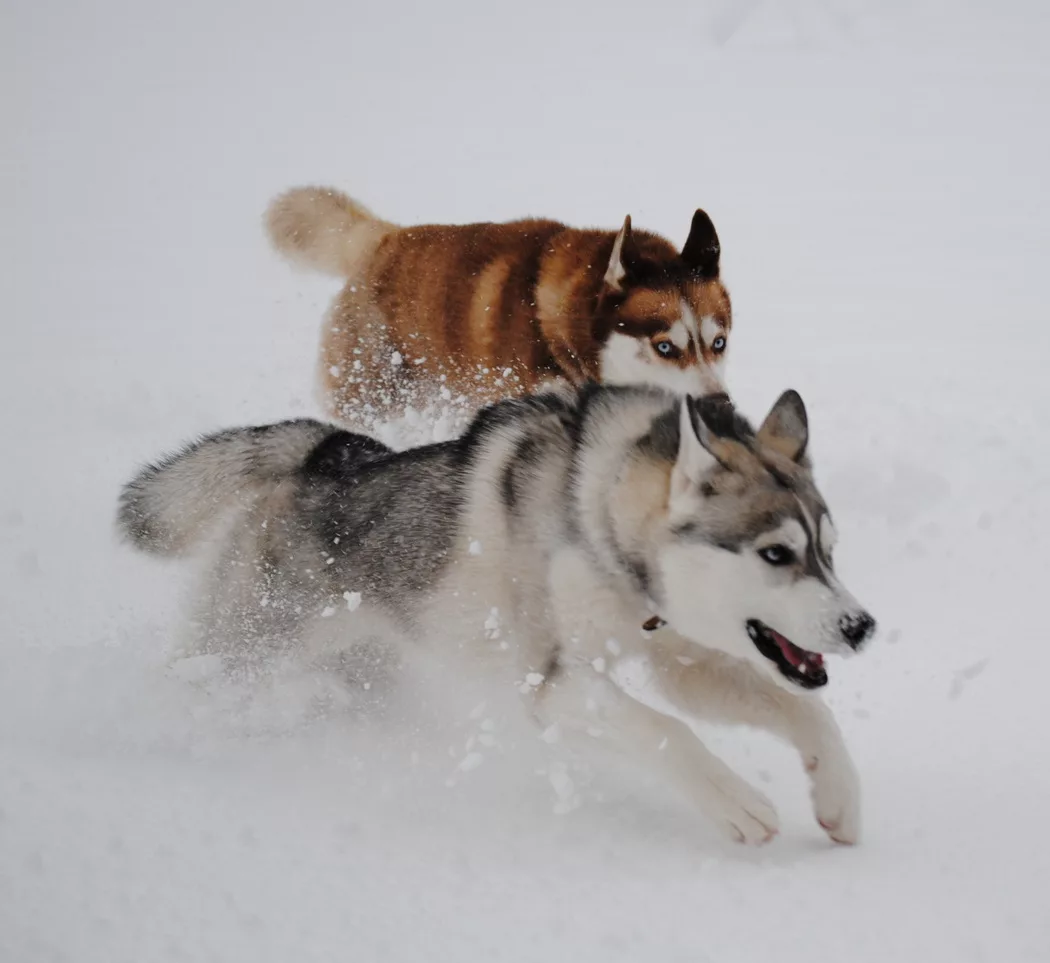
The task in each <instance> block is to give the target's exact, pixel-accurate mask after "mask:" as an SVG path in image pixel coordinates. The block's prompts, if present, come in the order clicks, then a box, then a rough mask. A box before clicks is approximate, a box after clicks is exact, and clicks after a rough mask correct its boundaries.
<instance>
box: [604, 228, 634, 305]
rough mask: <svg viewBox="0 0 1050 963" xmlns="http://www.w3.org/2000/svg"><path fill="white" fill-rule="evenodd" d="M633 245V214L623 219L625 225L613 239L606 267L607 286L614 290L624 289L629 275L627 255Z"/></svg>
mask: <svg viewBox="0 0 1050 963" xmlns="http://www.w3.org/2000/svg"><path fill="white" fill-rule="evenodd" d="M630 247H631V215H630V214H628V215H627V216H626V217H625V218H624V219H623V227H621V228H620V233H619V234H617V235H616V240H615V241H613V246H612V254H611V255H610V257H609V264H608V266H607V267H606V268H605V286H606V287H607V288H610V289H611V290H613V291H617V292H619V291H622V290H623V279H624V278H625V277H627V255H628V252H629V250H630Z"/></svg>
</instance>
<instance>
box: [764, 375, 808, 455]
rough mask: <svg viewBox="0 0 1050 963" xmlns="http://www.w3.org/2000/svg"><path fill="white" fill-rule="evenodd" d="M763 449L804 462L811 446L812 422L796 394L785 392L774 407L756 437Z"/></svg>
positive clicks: (794, 392)
mask: <svg viewBox="0 0 1050 963" xmlns="http://www.w3.org/2000/svg"><path fill="white" fill-rule="evenodd" d="M755 438H756V440H757V441H758V443H759V444H760V445H762V446H763V447H765V448H771V449H772V450H773V451H775V452H778V453H779V454H781V455H783V456H784V457H785V458H790V459H791V460H792V461H801V460H802V459H803V457H805V454H806V445H807V444H808V443H809V418H808V417H807V416H806V406H805V405H804V404H803V403H802V398H801V397H800V396H799V393H798V392H797V391H785V392H784V393H783V394H782V395H781V396H780V397H779V398H778V399H777V403H776V404H775V405H773V407H772V409H770V412H769V414H768V415H766V420H765V421H763V422H762V427H761V428H759V429H758V434H757V435H756V436H755Z"/></svg>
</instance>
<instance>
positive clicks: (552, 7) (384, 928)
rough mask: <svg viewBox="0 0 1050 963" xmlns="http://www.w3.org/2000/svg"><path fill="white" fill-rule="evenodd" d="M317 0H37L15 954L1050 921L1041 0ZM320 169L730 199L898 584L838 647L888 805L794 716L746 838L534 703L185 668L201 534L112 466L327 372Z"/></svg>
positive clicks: (422, 952) (820, 442)
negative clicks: (254, 678)
mask: <svg viewBox="0 0 1050 963" xmlns="http://www.w3.org/2000/svg"><path fill="white" fill-rule="evenodd" d="M280 6H281V9H277V7H278V5H276V4H253V3H248V2H247V0H243V2H241V3H229V2H227V3H218V2H214V0H186V2H183V3H177V4H173V3H165V4H159V3H141V2H137V0H136V2H132V0H122V2H110V0H105V2H100V0H98V2H93V3H72V2H64V3H61V4H58V3H49V4H43V3H31V2H29V0H23V2H17V0H8V2H6V3H5V4H4V10H3V21H4V26H3V31H2V32H3V34H4V41H5V44H4V46H5V54H4V57H3V60H2V62H3V67H2V68H0V69H2V70H3V75H4V76H3V80H4V83H3V85H2V89H3V96H4V100H3V104H4V116H5V123H4V142H5V146H6V149H5V151H4V173H5V176H4V178H3V182H2V191H3V208H2V209H3V216H2V217H0V237H2V239H3V261H2V263H3V270H2V271H0V285H2V288H0V294H2V302H0V303H2V304H3V306H4V311H3V314H4V317H3V322H2V324H3V342H2V344H3V348H2V352H0V430H2V433H3V435H2V439H3V440H2V448H0V452H2V458H0V464H2V469H0V472H2V473H0V479H2V481H0V484H2V496H3V497H2V499H0V612H2V616H3V630H2V633H0V959H2V960H4V961H11V963H38V961H41V963H42V961H60V960H61V961H76V963H93V961H99V963H123V961H127V963H132V961H134V963H148V961H161V960H163V961H168V960H171V961H175V960H192V961H197V960H217V961H234V960H246V961H247V960H251V961H253V963H266V961H291V960H295V961H308V960H354V961H371V960H376V961H402V960H404V961H419V960H428V961H442V960H450V961H464V960H479V961H481V960H484V961H489V960H537V959H549V960H572V961H580V963H583V961H590V960H601V961H613V960H624V961H637V960H649V959H652V960H661V961H677V960H683V961H684V960H689V961H705V960H706V961H750V960H764V959H771V958H774V959H778V960H795V959H800V960H801V959H805V960H809V961H821V960H849V961H851V963H863V961H869V960H871V961H879V963H884V961H886V960H895V961H911V960H916V961H924V963H930V961H940V960H945V961H948V960H951V961H958V960H983V961H996V963H999V961H1008V963H1021V961H1028V960H1031V961H1035V960H1046V959H1048V958H1050V915H1048V914H1047V911H1046V901H1047V893H1050V838H1048V835H1047V828H1046V823H1047V813H1048V811H1050V753H1048V751H1047V737H1048V735H1050V724H1048V721H1047V709H1046V705H1047V697H1046V692H1047V680H1048V679H1050V644H1048V634H1047V628H1046V626H1047V616H1046V612H1045V610H1044V609H1043V606H1042V602H1043V600H1044V599H1045V597H1046V594H1047V591H1048V576H1050V561H1048V559H1050V441H1048V434H1047V428H1046V424H1047V410H1048V406H1050V387H1048V385H1050V379H1048V377H1047V371H1046V368H1047V364H1048V362H1050V301H1048V298H1047V294H1046V290H1047V289H1046V278H1047V265H1048V264H1050V203H1048V202H1050V188H1048V187H1047V173H1046V171H1047V157H1048V155H1050V124H1048V122H1047V121H1048V117H1050V5H1047V4H1046V3H1045V0H1030V2H1027V3H1022V2H1005V0H1000V2H989V3H976V2H966V0H940V2H933V0H916V2H914V3H906V2H904V0H893V2H888V0H887V2H883V3H880V2H876V0H867V2H864V0H825V2H818V0H808V2H807V0H777V2H774V0H766V2H761V0H753V2H745V0H735V2H734V0H723V2H698V0H692V2H678V3H666V2H651V3H644V4H622V3H618V2H614V0H606V2H603V3H595V4H591V5H584V4H566V3H564V2H561V3H553V2H537V3H532V4H515V5H513V7H511V5H508V4H499V3H492V2H476V3H462V2H459V0H456V2H454V3H441V4H438V3H424V2H421V0H416V2H397V3H395V2H390V3H383V4H380V3H374V4H366V3H357V4H354V3H342V4H340V3H336V2H334V0H300V2H298V3H294V4H292V3H288V4H283V5H280ZM311 181H316V182H320V183H332V184H336V185H338V186H340V187H343V188H345V189H347V190H348V191H350V192H351V193H353V194H354V195H356V196H358V197H360V198H361V199H363V200H364V201H365V202H366V203H368V204H369V205H370V206H372V207H373V208H374V209H375V210H377V211H378V212H380V213H381V214H382V215H384V216H385V217H388V218H390V219H393V220H401V221H403V222H413V221H424V220H433V221H445V220H448V221H464V220H470V219H482V218H487V219H502V218H508V217H513V216H517V215H523V214H528V213H534V214H543V215H550V216H556V217H560V218H562V219H565V220H568V221H571V222H576V223H580V224H602V225H615V224H618V223H619V222H620V221H621V220H622V218H623V215H624V214H626V213H628V212H630V213H631V214H632V215H633V217H634V219H635V223H636V224H639V225H642V226H646V227H650V228H653V229H657V230H661V231H663V232H665V233H667V234H668V235H670V236H671V237H673V238H677V239H681V238H683V237H684V235H685V232H686V229H687V226H688V223H689V218H690V215H691V214H692V211H693V209H694V207H695V206H697V205H703V206H704V207H706V208H707V209H708V210H709V211H710V212H711V213H712V215H713V217H714V219H715V222H716V224H717V225H718V228H719V231H720V233H721V235H722V240H723V248H724V252H725V255H724V263H725V269H726V275H727V280H728V281H729V282H730V284H731V286H732V291H733V294H734V296H735V304H736V310H737V327H736V328H735V330H734V334H733V341H732V358H731V371H730V376H731V377H730V380H731V386H732V388H733V390H734V393H735V394H736V395H737V398H738V400H739V401H740V402H741V403H742V405H743V406H744V407H745V409H746V410H748V411H750V412H752V413H753V414H754V415H760V414H761V413H762V411H763V410H764V409H765V406H767V405H768V404H769V403H770V402H771V401H772V399H773V398H774V397H775V396H776V395H777V394H778V393H779V392H780V391H781V390H782V389H783V388H786V387H788V386H793V387H796V388H798V389H799V390H800V391H801V392H802V394H803V396H804V397H805V398H806V401H807V403H808V405H809V408H810V414H811V420H812V430H813V438H814V441H813V449H814V452H815V457H816V459H817V468H818V473H819V476H820V478H821V480H822V483H823V486H824V490H825V494H826V495H827V497H828V500H829V502H830V504H831V506H832V508H833V510H834V511H835V512H836V515H837V520H838V522H839V528H840V531H841V536H842V541H841V548H840V551H839V565H840V567H841V569H842V570H843V572H844V574H845V575H846V577H847V579H848V581H849V583H850V585H851V587H853V588H855V590H856V591H857V593H858V594H859V595H861V596H862V597H863V598H864V599H865V601H867V602H868V604H869V605H870V606H871V608H872V610H873V611H874V612H875V613H876V615H878V616H879V618H880V621H881V625H882V631H881V633H880V636H879V638H878V640H877V643H876V644H875V645H874V646H873V647H872V649H871V650H870V652H869V654H868V655H866V656H865V657H864V658H861V659H856V660H853V661H851V662H850V663H848V664H837V665H835V666H833V678H832V685H831V687H830V691H829V694H828V698H829V700H830V701H831V702H832V703H833V704H834V706H835V707H836V709H837V711H838V714H839V716H840V718H841V721H842V724H843V726H844V728H845V730H846V733H847V737H848V740H849V742H850V744H851V746H852V748H853V750H854V752H855V756H856V759H857V762H858V765H859V768H860V770H861V773H862V776H863V780H864V786H865V805H866V838H865V841H864V843H863V845H862V846H860V847H858V848H856V849H836V848H833V847H832V846H831V845H830V844H828V843H827V842H826V840H825V838H824V836H823V834H822V833H821V832H820V830H819V828H818V827H817V826H816V825H815V824H814V823H813V820H812V818H811V816H810V814H809V812H808V806H807V800H806V793H805V784H804V779H803V776H802V774H801V772H799V771H798V770H799V767H798V765H797V762H796V761H795V759H794V758H793V757H792V755H791V754H790V753H789V751H788V750H787V749H785V748H784V747H782V746H780V745H778V744H776V743H774V742H772V741H771V740H769V739H767V738H765V737H760V736H758V735H756V734H754V733H748V732H731V733H722V734H718V736H717V737H716V740H715V744H716V746H717V748H718V749H719V751H720V752H722V753H723V754H724V755H725V756H726V757H727V758H728V759H730V760H731V761H732V762H733V764H734V765H736V766H737V767H738V768H739V769H740V770H741V771H742V772H744V773H745V774H747V775H748V777H749V778H751V779H753V780H754V781H756V782H757V783H758V784H759V785H761V786H762V788H763V789H764V790H765V791H766V792H767V793H769V794H770V795H771V796H772V798H773V799H774V801H775V802H776V803H777V804H778V807H779V808H780V811H781V814H782V817H783V827H782V834H781V836H780V838H778V839H777V840H776V841H774V842H773V843H772V844H771V845H770V846H768V847H766V848H764V849H761V850H758V851H744V850H742V849H739V848H734V847H730V846H728V845H726V844H723V843H722V842H720V841H719V840H718V839H717V838H716V837H715V836H714V834H713V833H712V832H711V831H710V830H709V829H708V828H707V826H706V825H705V824H704V822H703V820H702V819H701V818H699V817H698V816H697V815H696V814H694V813H692V812H690V811H689V810H688V809H686V808H685V807H684V806H683V805H682V804H680V803H679V802H678V801H677V800H674V799H669V798H667V797H666V796H664V795H662V794H660V793H659V792H657V791H656V790H655V789H654V788H653V787H650V786H648V785H646V784H642V783H638V782H635V781H634V780H631V779H629V778H628V779H624V778H622V777H621V776H618V775H617V774H615V773H609V774H603V773H598V774H596V775H595V776H594V779H593V781H592V782H591V783H590V784H589V786H588V787H587V791H586V793H585V794H584V803H583V805H582V806H580V807H579V808H577V809H576V810H574V811H573V812H570V813H568V814H567V815H556V814H555V812H554V809H555V808H556V804H557V791H556V790H557V789H558V788H559V787H561V786H562V785H563V783H564V778H559V774H561V776H562V777H564V773H563V772H562V771H561V770H558V769H557V768H552V767H557V766H558V765H559V763H558V762H557V761H551V759H549V758H548V756H547V755H546V749H545V747H543V746H542V744H539V741H538V740H533V741H534V742H535V743H536V745H533V744H532V742H530V741H528V740H525V741H522V740H521V739H516V740H515V739H511V738H510V737H509V736H508V738H507V739H506V740H504V741H503V742H502V745H503V749H502V750H501V749H500V744H497V746H495V747H483V746H482V747H481V749H482V750H483V752H482V756H481V759H482V760H483V764H482V765H480V766H478V767H477V768H474V769H472V770H470V771H466V770H468V769H470V766H469V765H468V766H466V767H463V766H462V760H463V758H464V753H465V751H466V745H467V741H468V740H469V739H470V737H471V735H473V734H475V732H476V730H477V728H478V725H479V719H478V717H477V714H476V713H475V717H474V718H472V717H471V710H472V709H473V708H474V707H475V702H474V701H473V697H472V696H471V698H470V699H468V698H467V696H466V694H464V695H463V696H462V697H460V696H458V695H457V693H454V692H452V693H446V696H447V701H448V702H449V704H450V711H449V714H448V715H447V716H445V717H444V722H440V721H438V719H437V716H435V717H434V718H429V717H427V718H422V719H416V720H412V719H411V718H409V717H407V716H406V714H405V713H401V712H399V713H394V714H392V715H393V718H390V719H387V720H385V721H382V720H381V721H373V722H370V723H366V722H364V721H359V720H357V719H355V718H354V717H352V716H351V715H350V714H348V713H347V712H345V711H339V710H337V709H336V710H331V711H328V712H318V711H317V702H318V689H317V684H318V683H317V680H312V679H310V678H309V677H302V678H295V677H287V678H281V679H275V680H274V681H273V683H272V685H269V686H266V687H262V688H260V689H248V688H238V687H235V686H233V685H232V684H231V685H212V686H210V687H205V688H204V689H201V688H200V687H199V686H196V685H194V684H193V683H192V682H191V681H188V680H186V679H182V678H178V677H173V676H172V675H170V674H168V673H166V672H165V663H166V658H167V654H168V652H169V650H170V647H171V645H172V640H173V636H174V632H175V631H176V628H177V625H178V616H179V602H180V598H181V596H180V592H181V591H182V589H183V587H184V584H185V572H184V571H183V570H182V569H181V568H179V567H178V566H165V565H161V564H156V563H152V562H150V561H149V560H147V559H143V558H141V557H136V556H134V555H133V554H132V553H131V552H130V550H128V549H127V548H124V547H122V546H120V545H118V544H117V543H116V540H115V537H114V535H113V533H112V528H111V519H112V514H113V507H114V499H115V496H116V493H117V491H118V488H119V485H120V484H121V482H122V481H123V480H124V479H125V478H126V477H127V476H128V474H129V473H130V472H131V471H132V470H133V468H134V467H135V466H136V464H137V463H139V462H140V461H141V460H143V459H146V458H149V457H152V456H154V455H156V454H157V453H158V452H160V451H161V450H162V449H164V448H166V447H169V446H172V445H174V444H176V443H178V442H180V441H181V440H183V439H185V438H186V437H187V436H189V435H192V434H194V433H196V432H200V431H204V430H209V429H213V428H217V427H221V426H226V425H230V424H235V423H244V422H257V421H263V420H270V419H274V418H282V417H287V416H289V415H294V414H302V413H311V412H314V411H315V405H314V401H313V395H312V375H313V356H314V350H315V338H316V329H317V326H318V322H319V319H320V316H321V313H322V311H323V309H324V307H325V305H326V303H327V301H328V299H329V297H330V296H331V294H332V293H333V291H334V289H335V287H336V285H335V284H334V283H333V282H330V281H325V280H321V279H317V278H313V277H309V276H304V275H296V274H293V273H292V272H291V271H290V270H289V269H288V268H286V267H285V266H284V265H283V264H282V263H280V262H279V261H278V259H277V258H276V256H274V255H272V254H271V253H270V252H269V251H268V250H267V248H266V246H265V243H264V239H263V237H262V233H261V231H260V229H259V217H260V213H261V211H262V209H263V207H264V205H265V203H266V201H267V200H268V198H269V197H270V196H271V195H272V194H273V193H275V192H276V191H278V190H281V189H283V188H285V187H288V186H290V185H293V184H297V183H303V182H311ZM486 741H489V740H486ZM478 746H480V744H475V747H474V749H472V751H476V749H477V748H478ZM474 761H476V760H474ZM472 764H473V763H472ZM552 774H553V778H552Z"/></svg>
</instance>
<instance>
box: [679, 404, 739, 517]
mask: <svg viewBox="0 0 1050 963" xmlns="http://www.w3.org/2000/svg"><path fill="white" fill-rule="evenodd" d="M707 400H711V401H715V400H716V399H715V398H711V399H705V401H707ZM726 402H727V403H728V399H726ZM702 408H703V406H702V405H698V404H697V403H696V402H695V401H694V399H692V398H683V399H682V402H681V404H680V405H679V408H678V435H679V439H678V458H677V459H676V460H675V465H674V471H673V472H672V473H671V498H672V500H673V499H674V498H675V496H676V495H683V494H685V493H686V492H687V491H691V490H692V489H693V488H695V486H696V485H697V484H699V482H700V480H701V479H702V478H703V476H704V475H705V474H706V473H707V472H709V471H710V470H711V469H712V468H714V467H715V465H717V464H719V463H721V464H727V463H729V462H730V461H731V453H730V451H729V444H728V442H726V441H725V440H724V439H723V438H720V437H719V436H718V435H717V434H716V433H715V431H713V430H712V427H711V425H710V424H708V422H707V420H705V418H704V417H703V410H702Z"/></svg>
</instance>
